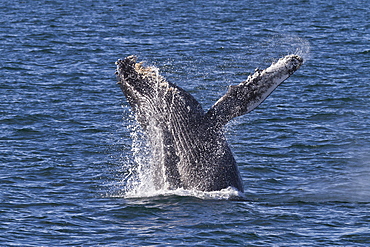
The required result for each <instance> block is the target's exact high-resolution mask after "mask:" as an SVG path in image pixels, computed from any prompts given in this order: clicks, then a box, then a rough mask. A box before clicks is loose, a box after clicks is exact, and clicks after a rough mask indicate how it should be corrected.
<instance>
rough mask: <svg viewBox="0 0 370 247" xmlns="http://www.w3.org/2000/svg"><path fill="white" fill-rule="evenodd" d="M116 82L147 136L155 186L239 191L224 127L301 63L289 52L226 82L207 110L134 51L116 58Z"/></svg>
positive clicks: (250, 107) (254, 104) (259, 99)
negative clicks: (237, 79) (238, 79)
mask: <svg viewBox="0 0 370 247" xmlns="http://www.w3.org/2000/svg"><path fill="white" fill-rule="evenodd" d="M116 64H117V70H116V74H117V78H118V84H119V86H120V88H121V89H122V91H123V93H124V94H125V96H126V98H127V101H128V102H129V104H130V106H131V107H132V109H133V111H134V113H135V117H136V120H137V121H138V122H139V124H140V125H141V126H142V128H143V130H144V132H145V133H146V136H147V137H148V141H149V145H150V148H151V155H152V157H151V160H152V164H151V166H152V169H153V173H154V178H153V179H154V185H155V186H156V188H157V189H177V188H183V189H195V190H200V191H217V190H221V189H225V188H228V187H230V186H231V187H234V188H236V189H237V190H239V191H241V192H243V185H242V181H241V177H240V173H239V170H238V167H237V164H236V162H235V159H234V157H233V154H232V152H231V150H230V147H229V145H228V143H227V141H226V139H225V136H224V133H223V126H224V125H225V124H226V123H228V122H229V121H230V120H231V119H232V118H234V117H237V116H241V115H243V114H246V113H248V112H250V111H252V110H253V109H255V108H256V107H257V106H258V105H259V104H261V103H262V102H263V101H264V100H265V99H266V98H267V97H268V96H269V95H270V94H271V93H272V91H273V90H274V89H275V88H276V87H277V86H279V85H280V84H281V83H282V82H283V81H284V80H286V79H287V78H288V77H289V76H290V75H292V74H293V73H294V72H295V71H296V70H297V69H299V67H300V66H301V65H302V64H303V59H302V58H301V57H300V56H298V55H288V56H285V57H283V58H281V59H279V60H278V61H277V62H276V63H273V64H272V65H271V66H270V67H268V68H267V69H264V70H258V69H257V70H256V71H255V73H254V74H251V75H250V76H249V77H248V78H247V80H245V81H243V82H241V83H240V84H239V85H233V86H230V87H229V89H228V91H227V92H226V94H225V95H224V96H222V97H221V98H220V99H219V100H218V101H217V102H216V103H215V104H214V105H213V106H212V107H211V109H209V110H208V111H207V112H204V111H203V108H202V107H201V105H200V104H199V103H198V101H197V100H196V99H195V98H194V97H193V96H191V95H190V94H189V93H187V92H186V91H185V90H183V89H182V88H180V87H178V86H176V85H175V84H173V83H171V82H168V81H166V79H165V78H163V77H162V76H161V75H160V74H159V72H158V69H157V68H155V67H150V66H144V65H143V63H138V62H137V57H136V56H128V57H126V58H125V59H123V60H118V61H117V62H116Z"/></svg>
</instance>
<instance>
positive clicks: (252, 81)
mask: <svg viewBox="0 0 370 247" xmlns="http://www.w3.org/2000/svg"><path fill="white" fill-rule="evenodd" d="M302 63H303V59H302V58H301V57H300V56H297V55H288V56H286V57H283V58H281V59H279V61H278V62H276V63H274V64H272V65H271V66H270V67H268V68H267V69H265V70H256V71H255V73H254V74H253V75H250V76H249V77H248V79H247V80H246V81H243V82H241V83H240V84H239V85H234V86H230V87H229V89H228V91H227V93H226V94H225V95H224V96H222V97H221V98H220V99H219V100H218V101H217V102H216V103H215V104H214V105H213V106H212V107H211V109H210V110H209V111H208V112H207V113H206V116H205V121H206V122H207V123H208V124H210V125H211V126H214V127H216V128H220V127H222V126H224V125H225V124H226V123H228V122H229V121H230V120H231V119H232V118H234V117H237V116H241V115H243V114H246V113H248V112H250V111H252V110H253V109H255V108H256V107H257V106H258V105H260V104H261V103H262V102H263V101H264V100H265V99H266V98H267V97H268V96H269V95H270V94H271V93H272V92H273V91H274V90H275V88H276V87H277V86H279V85H280V84H281V83H282V82H283V81H284V80H286V79H287V78H288V77H289V76H290V75H292V74H293V73H294V72H295V71H296V70H298V69H299V67H300V66H301V65H302Z"/></svg>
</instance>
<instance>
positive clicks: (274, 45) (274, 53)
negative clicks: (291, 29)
mask: <svg viewBox="0 0 370 247" xmlns="http://www.w3.org/2000/svg"><path fill="white" fill-rule="evenodd" d="M260 45H261V46H262V50H263V52H262V56H263V57H264V58H265V59H266V58H267V59H272V60H275V59H277V58H280V57H282V56H286V55H289V54H295V55H298V56H301V57H302V58H303V60H304V61H305V62H307V61H308V60H310V58H311V57H310V56H311V45H310V43H309V41H308V40H307V39H304V38H302V37H299V36H298V35H295V34H286V33H284V34H276V35H274V36H272V37H271V38H269V39H267V40H265V41H263V42H262V43H261V44H260ZM259 51H260V50H259Z"/></svg>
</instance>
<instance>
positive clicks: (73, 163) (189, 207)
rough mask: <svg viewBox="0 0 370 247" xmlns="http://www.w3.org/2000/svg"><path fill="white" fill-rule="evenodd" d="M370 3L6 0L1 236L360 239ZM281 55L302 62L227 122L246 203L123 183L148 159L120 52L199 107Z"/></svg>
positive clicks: (90, 241)
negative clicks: (121, 74)
mask: <svg viewBox="0 0 370 247" xmlns="http://www.w3.org/2000/svg"><path fill="white" fill-rule="evenodd" d="M368 16H370V11H369V2H368V1H366V0H354V1H333V0H327V1H321V0H298V1H291V0H280V1H272V0H264V1H256V0H251V1H232V0H228V1H215V0H209V1H196V0H194V1H176V0H168V1H146V0H143V1H131V0H129V1H108V0H107V1H104V0H97V1H93V2H92V1H69V0H66V1H60V0H50V1H46V0H42V1H28V0H25V1H18V0H14V1H8V0H5V1H2V3H1V8H0V54H1V59H0V92H1V93H0V98H1V101H0V162H1V163H0V186H1V189H0V245H1V246H369V245H370V228H369V225H370V120H369V117H370V111H369V107H370V98H369V95H370V83H369V82H370V80H369V78H370V76H369V67H370V66H369V65H370V23H369V21H368ZM290 53H298V54H300V55H302V56H303V57H304V59H305V64H304V65H303V66H302V67H301V68H300V69H299V70H298V71H297V72H296V73H295V74H294V75H293V76H292V77H290V78H289V79H288V80H287V81H286V82H285V83H284V84H283V85H281V86H280V87H279V88H278V89H277V90H276V91H275V92H274V93H273V94H272V95H271V96H270V97H269V98H268V99H267V100H266V101H265V102H264V103H263V104H262V105H260V106H259V107H258V108H257V109H255V110H254V111H253V112H251V113H249V114H247V115H245V116H242V117H239V118H237V119H235V120H234V121H232V122H231V123H230V124H229V125H228V126H227V128H226V130H225V131H226V135H227V138H228V141H229V144H230V145H231V148H232V150H233V152H234V154H235V158H236V160H237V162H238V166H239V169H240V172H241V176H242V178H243V183H244V188H245V193H244V195H243V199H242V200H233V198H234V197H233V195H234V193H235V192H234V191H230V190H225V191H220V192H212V193H200V192H196V191H184V190H177V191H151V190H145V191H144V190H143V191H136V192H135V193H131V194H130V193H127V191H128V188H127V187H128V186H129V185H132V174H130V171H132V170H133V168H134V167H136V166H138V164H140V162H141V163H142V162H145V159H146V158H147V157H146V156H145V154H144V153H143V152H142V151H141V150H142V149H141V148H143V147H144V146H145V142H144V141H143V136H142V134H141V133H140V131H139V130H138V127H137V126H136V125H135V121H134V118H133V117H132V113H131V112H130V109H129V107H128V104H127V102H126V100H125V98H124V96H123V94H122V93H121V91H120V89H119V88H118V86H117V85H116V78H115V75H114V71H115V64H114V62H115V61H116V60H117V59H118V58H124V57H126V56H128V55H131V54H136V55H138V56H139V60H143V61H146V62H147V64H150V65H155V66H157V67H158V68H159V70H160V73H161V74H162V75H164V76H165V77H166V78H167V79H168V80H169V81H171V82H174V83H176V84H177V85H179V86H181V87H183V88H184V89H186V90H187V91H189V92H190V93H192V95H194V97H195V98H196V99H197V100H199V102H201V104H202V105H203V107H204V109H208V108H209V107H210V106H212V104H213V103H214V102H215V101H216V100H217V99H218V98H219V97H221V96H222V95H223V94H224V93H225V92H226V90H227V87H228V86H229V85H232V84H238V83H240V82H241V81H243V80H245V79H246V78H247V76H248V75H249V74H250V73H251V72H253V71H254V69H255V68H256V67H259V68H265V67H267V66H269V65H270V64H271V62H273V61H275V60H276V59H278V58H279V57H281V56H283V55H287V54H290ZM130 179H131V180H130Z"/></svg>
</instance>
